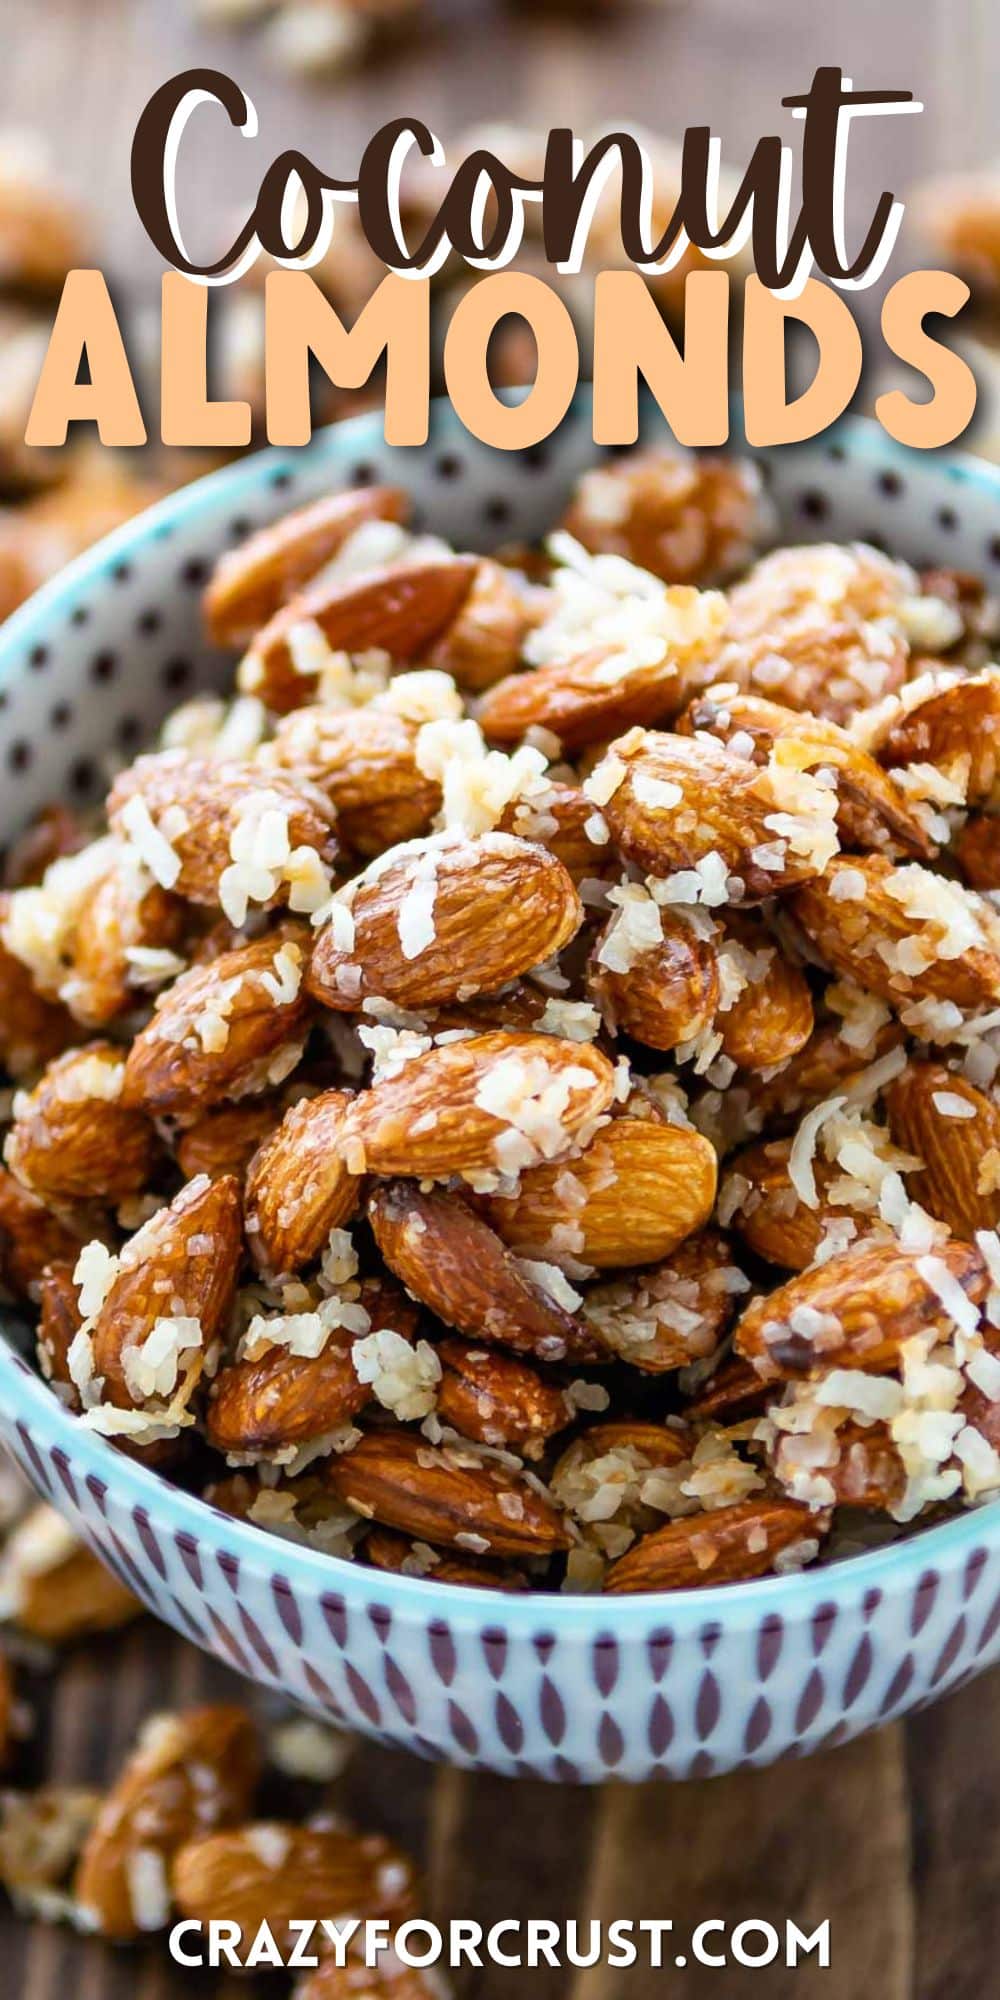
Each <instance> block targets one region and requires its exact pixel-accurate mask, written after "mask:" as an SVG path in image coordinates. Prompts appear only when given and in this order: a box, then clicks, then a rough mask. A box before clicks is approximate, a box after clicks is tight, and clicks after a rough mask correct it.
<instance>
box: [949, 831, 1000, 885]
mask: <svg viewBox="0 0 1000 2000" xmlns="http://www.w3.org/2000/svg"><path fill="white" fill-rule="evenodd" d="M951 853H952V856H953V858H954V861H955V864H956V867H957V868H958V872H959V874H960V875H961V877H962V880H963V882H964V883H965V884H966V886H967V888H969V889H1000V819H998V818H996V817H995V816H994V815H993V814H991V813H970V814H969V817H968V819H967V820H966V822H965V825H964V826H963V827H962V828H961V829H960V831H959V832H958V833H957V834H956V835H955V838H954V840H953V841H952V844H951Z"/></svg>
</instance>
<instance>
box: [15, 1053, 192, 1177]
mask: <svg viewBox="0 0 1000 2000" xmlns="http://www.w3.org/2000/svg"><path fill="white" fill-rule="evenodd" d="M124 1080H125V1064H124V1061H123V1059H122V1052H121V1050H120V1049H118V1048H116V1047H115V1045H114V1043H113V1042H90V1043H88V1045H87V1047H86V1048H83V1049H73V1050H70V1052H69V1053H68V1054H67V1055H64V1056H59V1057H58V1058H57V1060H56V1061H55V1062H54V1063H50V1064H49V1067H48V1069H47V1070H46V1071H45V1072H44V1074H43V1075H42V1077H41V1078H40V1080H39V1082H38V1083H37V1084H36V1085H35V1088H34V1090H33V1091H31V1093H30V1095H27V1096H25V1095H22V1096H20V1097H19V1098H18V1100H17V1106H16V1110H17V1116H16V1118H15V1120H14V1124H13V1126H12V1128H11V1130H10V1133H9V1134H8V1137H7V1142H6V1145H5V1148H4V1157H5V1159H6V1161H7V1164H8V1166H9V1167H10V1168H11V1170H12V1172H13V1173H15V1174H16V1175H17V1178H18V1180H20V1181H23V1182H24V1184H25V1186H26V1187H29V1188H31V1189H32V1190H33V1192H34V1193H35V1194H39V1195H42V1196H43V1197H48V1198H50V1199H56V1200H59V1199H66V1200H70V1201H73V1200H78V1201H86V1200H88V1199H94V1200H98V1201H108V1202H117V1201H123V1200H124V1199H125V1198H126V1196H128V1195H130V1194H138V1193H139V1192H140V1190H141V1189H143V1188H144V1187H146V1186H147V1185H148V1183H149V1180H150V1178H151V1175H152V1173H153V1169H154V1167H155V1165H156V1162H157V1159H158V1157H159V1152H160V1146H159V1141H158V1139H157V1135H156V1132H155V1130H154V1128H153V1126H152V1125H151V1124H150V1122H149V1119H148V1118H146V1117H145V1115H144V1113H143V1112H141V1111H137V1110H134V1109H133V1108H132V1107H131V1106H129V1105H127V1104H125V1103H124V1102H123V1101H122V1090H123V1086H124Z"/></svg>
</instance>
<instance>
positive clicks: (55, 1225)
mask: <svg viewBox="0 0 1000 2000" xmlns="http://www.w3.org/2000/svg"><path fill="white" fill-rule="evenodd" d="M88 1224H89V1218H88V1217H86V1215H85V1214H81V1215H80V1216H79V1217H76V1216H74V1215H73V1213H72V1210H70V1211H63V1213H61V1214H59V1215H54V1214H53V1213H52V1210H51V1209H49V1208H47V1207H46V1205H45V1203H44V1202H43V1201H41V1200H40V1199H39V1197H38V1196H37V1195H36V1194H32V1193H31V1191H30V1190H29V1189H28V1188H26V1187H22V1185H21V1183H20V1181H16V1180H15V1179H14V1176H13V1174H9V1173H7V1172H6V1171H5V1170H4V1168H3V1167H0V1274H2V1277H3V1282H4V1284H5V1285H8V1286H9V1287H10V1290H11V1291H12V1292H13V1293H14V1294H15V1296H16V1297H17V1298H30V1297H37V1293H38V1286H39V1283H40V1281H41V1277H42V1273H43V1271H44V1270H45V1268H46V1266H47V1265H48V1264H58V1263H70V1264H75V1262H76V1259H77V1257H78V1255H79V1253H80V1250H81V1249H82V1247H83V1245H84V1243H85V1242H86V1241H87V1238H88V1236H91V1235H92V1234H93V1230H92V1228H90V1227H89V1226H88Z"/></svg>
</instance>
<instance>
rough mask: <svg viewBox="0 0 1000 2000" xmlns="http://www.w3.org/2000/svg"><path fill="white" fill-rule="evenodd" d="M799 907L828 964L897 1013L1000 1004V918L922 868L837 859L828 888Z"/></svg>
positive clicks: (802, 897)
mask: <svg viewBox="0 0 1000 2000" xmlns="http://www.w3.org/2000/svg"><path fill="white" fill-rule="evenodd" d="M792 910H793V913H794V915H795V918H796V920H797V921H798V923H800V924H801V925H802V928H803V930H804V931H806V932H807V933H808V936H809V937H810V938H811V940H812V942H813V944H814V945H815V947H816V950H817V952H818V953H819V956H820V957H821V958H822V959H823V961H824V962H825V964H827V965H828V966H830V967H831V968H832V969H833V971H834V972H838V973H840V974H841V975H842V976H843V977H846V978H848V979H853V980H854V981H855V982H856V983H857V985H859V986H861V987H864V988H865V989H866V990H867V991H868V992H870V993H877V994H878V995H879V998H880V999H883V1000H887V1001H888V1002H889V1004H890V1006H896V1007H899V1006H902V1005H905V1004H906V1003H907V1002H908V1001H912V1000H951V1001H954V1003H955V1005H956V1006H958V1007H962V1008H975V1007H988V1006H990V1005H991V1004H993V1003H994V1002H995V1001H996V1000H997V999H1000V929H998V923H997V918H996V914H995V912H994V911H993V910H992V908H991V907H990V905H989V904H988V903H986V902H985V901H984V900H983V898H982V897H980V896H977V895H976V894H975V893H974V892H973V891H972V890H971V889H962V888H960V886H959V884H958V883H957V882H948V881H946V880H945V879H944V877H943V876H940V875H933V874H931V872H930V870H929V869H926V868H921V867H919V866H918V865H917V864H916V863H913V864H912V865H911V866H909V867H906V868H894V867H893V866H892V864H891V862H888V861H884V860H882V859H881V858H880V857H879V856H877V855H874V854H865V855H862V854H851V855H846V856H844V857H842V858H838V860H837V861H835V862H834V863H833V864H832V865H831V866H830V868H829V869H828V870H827V872H826V874H825V875H824V877H823V879H822V881H817V882H809V883H807V884H806V885H805V886H804V887H803V888H801V889H799V890H798V891H797V893H796V895H795V897H794V898H793V901H792Z"/></svg>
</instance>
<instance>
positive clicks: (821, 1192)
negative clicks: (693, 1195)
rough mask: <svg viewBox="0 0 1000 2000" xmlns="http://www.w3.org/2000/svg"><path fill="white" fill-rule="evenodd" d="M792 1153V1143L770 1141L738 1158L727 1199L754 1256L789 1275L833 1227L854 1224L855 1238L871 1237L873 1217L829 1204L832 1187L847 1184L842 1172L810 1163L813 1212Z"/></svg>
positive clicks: (737, 1227)
mask: <svg viewBox="0 0 1000 2000" xmlns="http://www.w3.org/2000/svg"><path fill="white" fill-rule="evenodd" d="M791 1149H792V1141H791V1139H770V1140H766V1141H764V1142H763V1143H762V1144H760V1145H756V1146H747V1147H746V1148H745V1149H744V1150H743V1151H742V1152H740V1153H735V1154H734V1155H733V1158H732V1159H731V1160H730V1162H729V1169H728V1178H727V1181H726V1182H725V1183H724V1186H723V1198H724V1200H725V1202H726V1213H727V1215H729V1222H730V1227H731V1228H732V1229H735V1231H736V1233H737V1235H738V1236H739V1237H741V1239H742V1241H743V1242H744V1243H745V1244H746V1246H747V1249H748V1250H752V1251H753V1253H754V1256H755V1257H763V1258H764V1260H765V1262H766V1263H768V1264H777V1265H778V1266H779V1267H780V1268H781V1269H782V1270H785V1271H804V1270H805V1269H806V1267H807V1265H809V1264H811V1263H812V1261H813V1259H814V1257H815V1255H816V1252H817V1251H818V1249H819V1247H820V1245H821V1243H822V1242H823V1240H824V1237H825V1235H826V1232H827V1229H828V1227H829V1226H830V1224H831V1223H837V1222H840V1223H848V1224H850V1225H852V1233H853V1236H855V1237H856V1236H858V1235H861V1234H867V1232H868V1231H869V1230H870V1229H871V1227H872V1218H871V1217H870V1216H868V1215H858V1214H856V1213H855V1212H854V1211H852V1209H850V1208H849V1207H845V1206H843V1205H841V1206H839V1207H837V1206H835V1205H834V1204H833V1203H832V1202H831V1201H830V1200H829V1198H828V1189H829V1188H830V1186H831V1183H833V1182H835V1181H836V1180H838V1179H843V1173H842V1170H841V1169H840V1168H839V1167H836V1166H830V1165H829V1164H828V1162H827V1161H825V1160H814V1161H813V1162H812V1174H813V1181H814V1184H815V1188H816V1205H815V1207H810V1206H809V1205H808V1203H807V1202H805V1201H803V1200H802V1199H801V1197H800V1196H799V1195H798V1193H797V1192H796V1190H795V1187H794V1186H793V1184H792V1178H791V1174H790V1172H789V1165H788V1162H789V1155H790V1153H791ZM731 1205H732V1210H731V1214H730V1206H731ZM876 1219H877V1218H876Z"/></svg>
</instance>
